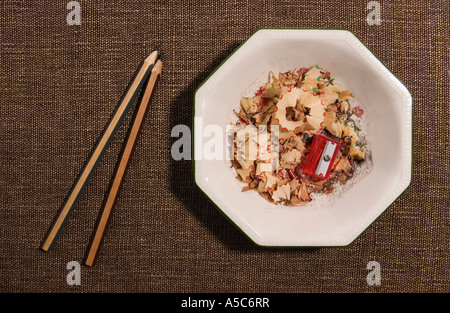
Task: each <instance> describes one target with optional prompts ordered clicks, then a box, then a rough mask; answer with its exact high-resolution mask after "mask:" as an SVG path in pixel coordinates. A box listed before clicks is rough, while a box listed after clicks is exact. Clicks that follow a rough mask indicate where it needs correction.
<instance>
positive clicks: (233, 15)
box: [0, 0, 450, 293]
mask: <svg viewBox="0 0 450 313" xmlns="http://www.w3.org/2000/svg"><path fill="white" fill-rule="evenodd" d="M68 2H69V1H68V0H66V1H50V0H48V1H44V0H39V1H18V0H17V1H1V4H0V53H1V54H0V55H1V63H0V79H1V81H0V88H1V89H0V97H1V98H0V103H1V106H0V108H1V115H0V147H1V150H0V162H1V167H0V291H1V292H283V293H291V292H449V291H450V288H449V285H450V271H449V268H450V262H449V226H450V225H449V224H450V223H449V208H450V203H449V192H450V188H449V178H448V177H449V176H448V175H449V166H450V151H449V143H448V142H449V140H450V137H449V122H448V121H449V118H448V116H449V115H448V110H449V100H450V98H449V91H448V90H449V89H448V86H449V83H448V80H449V74H450V73H449V56H448V53H449V50H448V46H449V33H448V24H449V13H450V12H449V2H448V1H426V2H425V1H424V2H418V1H391V2H388V1H384V0H383V1H379V2H380V4H381V25H379V26H377V25H374V26H369V25H368V24H367V22H366V17H367V14H368V12H369V10H367V8H366V6H367V3H368V1H356V0H353V1H343V0H342V1H309V0H307V1H275V0H265V1H253V0H248V1H198V0H197V1H173V0H164V1H141V0H133V1H104V0H102V1H84V0H80V1H79V3H80V5H81V25H79V26H69V25H68V24H67V22H66V15H67V14H68V13H69V12H70V10H67V9H66V6H67V3H68ZM181 3H183V4H181ZM267 27H274V28H337V29H348V30H351V31H352V32H354V33H355V34H356V35H357V36H358V37H359V38H360V39H361V40H362V41H363V42H364V43H365V44H366V45H367V46H368V47H369V48H370V49H371V50H372V51H373V52H374V53H375V54H376V55H377V56H378V57H379V58H380V60H382V61H383V62H384V63H385V64H386V66H387V67H389V68H390V69H391V70H392V72H393V73H394V74H395V75H396V76H397V77H398V78H399V79H400V80H401V81H402V82H404V84H405V85H406V86H407V88H408V89H409V90H410V92H411V93H412V95H413V99H414V151H413V180H412V183H411V186H410V187H409V189H407V191H406V192H405V193H403V194H402V195H401V196H400V198H398V199H397V201H396V202H395V203H394V204H392V205H391V206H390V207H389V209H388V210H387V211H386V212H385V213H384V214H383V215H382V216H381V217H380V218H379V219H378V220H377V221H376V222H375V223H374V224H372V226H371V227H370V228H369V229H368V230H367V231H366V232H365V233H364V234H363V235H362V236H360V237H359V238H358V239H357V240H356V241H355V242H354V243H353V244H351V245H350V246H348V247H344V248H322V249H274V248H262V247H257V246H255V245H254V244H253V243H251V242H250V241H249V240H248V239H247V237H246V236H245V235H243V234H242V233H241V231H239V230H238V229H237V228H235V226H234V225H232V224H231V223H230V222H229V221H228V220H227V219H226V218H225V217H224V216H223V215H222V214H221V213H220V212H219V210H218V209H217V208H216V207H215V205H214V204H212V203H211V202H210V201H209V200H208V199H207V198H206V197H205V196H204V195H203V194H202V192H201V191H199V190H198V188H197V187H196V186H195V185H194V183H193V166H192V163H191V161H178V162H177V161H173V160H172V158H171V155H170V148H171V145H172V143H173V142H174V141H175V139H174V138H171V137H170V132H171V129H172V127H173V126H175V125H177V124H186V125H188V126H189V127H192V117H193V116H192V114H193V95H194V92H195V89H196V87H197V86H198V85H199V84H200V83H201V82H202V81H203V80H204V79H205V78H206V77H207V76H208V75H209V74H210V73H211V72H212V71H213V70H214V69H215V68H216V67H217V66H218V65H219V64H220V63H221V62H222V61H223V60H224V59H225V58H226V57H227V56H228V55H229V54H230V53H231V52H232V51H234V49H236V48H237V47H238V46H239V44H241V43H242V42H243V41H244V40H245V39H246V38H247V37H248V36H250V35H251V34H252V33H253V32H254V31H256V30H257V29H259V28H267ZM156 45H161V47H162V51H163V52H164V54H165V63H164V69H163V76H162V79H161V81H160V83H159V86H158V89H157V92H156V94H155V96H154V98H153V102H152V109H151V111H150V114H149V116H148V118H147V120H146V122H145V125H144V128H143V130H142V136H141V137H140V140H139V142H138V146H137V149H136V152H135V154H134V157H133V160H132V163H131V166H130V169H129V171H128V175H127V177H126V180H125V184H124V188H123V190H122V193H121V196H120V199H119V201H118V203H117V206H116V209H115V212H114V215H113V218H112V221H111V224H110V228H109V232H108V235H107V237H106V240H105V243H104V246H103V248H102V251H101V256H100V258H99V260H98V263H97V264H96V265H95V266H94V267H93V268H87V267H82V281H81V285H80V286H69V285H68V284H67V282H66V275H67V274H68V272H69V271H68V270H67V269H66V265H67V263H68V262H69V261H78V262H82V260H83V258H84V256H85V253H86V249H87V247H88V243H89V240H90V238H91V234H92V231H93V228H94V225H95V223H96V220H97V218H98V216H99V212H100V208H101V204H102V202H103V199H104V197H105V192H106V190H107V187H108V184H109V181H110V179H111V175H112V172H113V169H114V167H115V165H116V162H117V159H118V154H119V152H120V150H121V148H122V144H123V141H124V138H125V136H126V133H127V129H128V126H129V123H130V120H131V114H128V116H127V118H126V119H125V121H124V124H123V125H122V127H121V128H120V130H119V131H118V133H117V135H116V137H115V139H114V141H113V142H112V144H111V146H110V148H109V149H108V150H107V152H106V154H105V156H104V158H103V161H102V162H101V163H100V165H99V167H98V169H97V171H96V172H95V174H94V176H93V178H92V181H91V182H90V183H89V185H88V187H87V189H86V191H85V193H84V194H83V196H82V197H81V199H80V201H79V203H78V205H77V207H76V208H75V210H74V213H73V216H72V217H71V218H70V220H69V223H68V224H67V226H66V228H65V229H64V232H63V233H62V235H61V237H60V239H59V241H58V242H57V244H56V247H55V249H54V251H52V252H51V253H46V252H43V251H41V250H40V249H39V247H40V244H41V242H42V240H43V237H44V235H45V234H46V232H47V230H48V229H49V226H50V224H51V222H52V221H53V219H54V217H55V215H56V214H57V212H58V210H59V208H60V206H61V204H62V202H63V200H64V198H65V197H66V195H67V193H68V191H69V189H70V187H71V186H72V184H73V182H74V180H75V179H76V177H77V175H78V173H79V171H80V169H81V167H82V165H83V164H84V162H85V160H86V158H87V157H88V155H89V153H90V151H91V149H92V147H93V145H94V144H95V142H96V140H97V138H98V136H99V134H100V133H101V131H102V130H103V128H104V127H105V125H106V123H107V121H108V120H109V118H110V116H111V113H112V111H113V109H114V108H115V106H116V104H117V103H118V101H119V99H120V97H121V96H122V94H123V92H124V90H125V88H126V86H127V84H128V83H129V81H130V79H131V77H132V76H133V74H134V72H135V70H136V68H137V66H138V65H139V64H140V62H141V61H142V60H143V59H144V58H145V57H146V56H147V55H148V54H149V52H150V51H151V50H152V49H153V47H154V46H156ZM132 109H134V106H133V107H132ZM130 113H131V111H130ZM373 192H377V191H376V190H373ZM369 261H378V262H379V263H380V265H381V279H382V281H381V282H382V283H381V286H369V285H368V284H367V282H366V277H367V274H368V272H369V271H368V270H367V269H366V265H367V263H368V262H369Z"/></svg>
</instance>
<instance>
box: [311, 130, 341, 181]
mask: <svg viewBox="0 0 450 313" xmlns="http://www.w3.org/2000/svg"><path fill="white" fill-rule="evenodd" d="M340 147H341V143H340V142H339V141H337V140H334V139H331V138H328V137H326V136H323V135H315V136H314V138H313V140H312V143H311V148H310V149H309V153H308V155H307V156H306V161H305V164H304V165H303V167H302V171H303V173H304V174H307V175H311V176H313V177H317V178H320V179H328V177H329V176H330V172H331V168H332V166H333V163H334V159H335V158H336V154H337V153H338V152H339V149H340Z"/></svg>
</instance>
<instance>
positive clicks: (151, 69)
mask: <svg viewBox="0 0 450 313" xmlns="http://www.w3.org/2000/svg"><path fill="white" fill-rule="evenodd" d="M162 64H163V62H162V55H161V54H160V52H159V47H158V48H155V50H154V51H153V52H152V53H151V54H150V55H149V56H148V57H147V58H146V59H145V60H144V61H143V62H142V64H141V65H140V67H139V68H138V70H137V72H136V74H135V76H134V77H133V79H132V81H131V83H130V85H129V86H128V88H127V90H126V91H125V94H124V96H123V97H122V99H121V100H120V101H119V103H118V105H117V107H116V109H115V111H114V113H113V115H112V117H111V119H110V120H109V122H108V124H107V125H106V127H105V130H104V131H103V133H102V135H101V136H100V139H99V140H98V142H97V144H96V146H95V147H94V149H93V150H92V152H91V155H90V156H89V158H88V160H87V161H86V163H85V165H84V167H83V169H82V170H81V173H80V174H79V176H78V178H77V180H76V181H75V183H74V185H73V187H72V189H71V190H70V192H69V194H68V196H67V198H66V200H65V201H64V203H63V205H62V207H61V209H60V211H59V213H58V215H57V217H56V220H55V221H54V223H53V224H52V226H51V228H50V230H49V232H48V233H47V235H46V237H45V238H44V242H43V244H42V246H41V248H42V250H44V251H51V250H52V249H53V247H54V245H55V242H56V240H57V239H58V237H59V236H60V234H61V232H62V230H63V228H64V226H65V225H66V223H67V220H68V219H69V217H70V215H71V214H72V211H73V209H74V207H75V206H76V203H77V201H78V199H79V198H80V195H81V194H82V193H83V191H84V189H85V187H86V185H87V183H88V182H89V180H90V178H91V176H92V173H93V172H94V171H95V169H96V167H97V165H98V164H99V162H100V160H101V158H102V156H103V154H104V152H105V150H106V149H107V147H108V146H109V144H110V142H111V140H112V138H113V137H114V135H115V133H116V131H117V129H118V128H119V126H120V125H121V124H122V121H123V119H124V117H125V115H126V113H127V112H128V110H129V108H130V106H131V104H132V103H133V101H134V99H135V98H136V96H137V95H138V94H139V92H140V90H141V89H144V85H145V83H146V82H147V84H146V87H145V90H144V93H143V96H142V98H141V101H140V103H139V104H138V106H137V108H136V111H137V112H136V115H135V117H134V120H133V122H132V123H133V125H132V127H131V130H130V132H129V134H128V137H127V141H126V144H125V148H124V149H123V152H122V155H121V158H120V162H119V166H118V167H117V169H116V171H115V173H114V178H113V180H112V184H111V185H110V190H109V192H108V197H107V200H106V202H105V204H104V207H103V210H102V214H101V216H100V220H99V222H98V224H97V226H96V229H95V233H94V237H93V240H92V242H91V244H90V247H89V252H88V254H87V257H86V259H85V261H84V264H86V265H87V266H92V265H93V264H94V262H95V261H96V259H97V257H98V254H99V251H100V247H101V245H102V242H103V238H104V237H105V234H106V229H107V226H108V222H109V220H110V217H111V213H112V210H113V209H114V207H115V204H116V201H117V199H118V196H119V192H120V189H121V187H122V184H123V180H124V178H125V175H126V172H127V169H128V165H129V164H130V160H131V158H132V155H133V152H134V150H135V146H136V142H137V139H138V136H139V134H140V131H141V129H142V125H143V121H144V118H145V116H146V114H147V111H148V108H149V104H150V100H151V96H152V94H153V90H154V87H155V85H156V84H157V81H158V79H159V77H160V76H161V70H162Z"/></svg>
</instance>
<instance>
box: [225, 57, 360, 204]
mask: <svg viewBox="0 0 450 313" xmlns="http://www.w3.org/2000/svg"><path fill="white" fill-rule="evenodd" d="M333 81H334V80H333V79H332V78H331V76H330V73H329V72H328V71H325V70H324V69H322V68H320V67H319V66H318V65H315V66H312V67H310V68H301V69H300V70H293V71H288V72H284V73H279V74H278V75H275V74H274V73H272V72H271V79H270V80H269V81H268V82H267V83H265V84H263V85H262V86H261V87H260V88H259V89H258V90H257V91H256V92H255V95H254V96H253V97H244V98H242V99H241V101H240V111H239V112H236V111H235V112H234V113H235V114H236V116H237V117H238V121H237V122H236V123H235V124H233V126H234V127H233V129H234V130H235V131H236V135H235V138H234V147H235V150H234V159H233V160H232V161H231V166H232V167H233V168H235V170H236V172H237V174H238V176H237V178H238V179H239V180H240V181H241V182H244V183H246V186H245V187H244V188H243V189H242V190H243V191H249V190H254V191H257V192H259V193H260V195H261V196H262V197H263V198H265V199H266V200H267V201H269V202H271V203H275V204H284V205H292V206H301V205H305V204H307V203H309V202H310V201H313V200H312V199H313V197H311V195H312V194H313V193H314V194H320V193H331V192H333V188H334V185H335V184H345V183H346V182H347V181H348V180H349V179H351V178H352V176H353V173H354V172H355V171H356V170H357V167H358V165H360V164H361V163H362V162H364V160H365V158H366V156H367V152H368V151H366V149H365V146H366V145H365V143H364V140H363V138H360V136H359V132H360V131H361V130H360V129H359V126H358V125H357V124H356V122H355V120H354V118H355V115H354V113H355V110H354V109H352V106H351V103H350V101H351V100H352V99H353V95H352V93H351V92H350V90H343V89H342V88H341V87H340V86H338V85H337V84H334V83H333ZM357 108H358V111H357V113H358V115H357V116H356V118H359V117H360V116H361V115H362V114H363V113H364V111H363V110H362V109H360V108H359V107H357ZM249 126H253V127H255V129H258V127H259V126H266V127H267V130H268V132H267V133H265V134H264V135H263V134H261V133H260V132H259V130H258V131H257V132H256V133H249V134H246V135H245V136H244V137H243V136H238V135H237V133H238V132H239V130H242V129H244V128H245V127H249ZM274 126H279V133H278V141H277V143H276V141H275V142H274V141H273V139H274V138H272V137H271V136H272V135H271V134H270V129H271V128H273V127H274ZM316 134H321V135H325V136H328V137H330V138H331V139H334V140H338V141H340V143H341V149H340V151H339V152H338V155H337V157H336V160H335V162H334V164H333V167H332V169H331V174H330V176H329V179H328V180H318V179H317V178H313V177H310V176H308V175H306V174H304V173H303V172H302V170H301V168H302V165H303V163H304V162H305V159H306V156H307V154H308V152H309V148H310V146H311V142H312V139H313V137H314V136H315V135H316ZM252 149H253V150H254V151H257V153H256V157H255V158H252V154H251V153H250V152H249V150H252ZM274 162H278V167H276V166H274Z"/></svg>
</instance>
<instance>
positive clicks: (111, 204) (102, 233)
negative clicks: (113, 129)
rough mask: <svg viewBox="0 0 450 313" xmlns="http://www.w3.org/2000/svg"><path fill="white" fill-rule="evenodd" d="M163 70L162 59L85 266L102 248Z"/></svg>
mask: <svg viewBox="0 0 450 313" xmlns="http://www.w3.org/2000/svg"><path fill="white" fill-rule="evenodd" d="M161 70H162V61H161V59H159V60H158V61H157V62H156V64H155V66H154V67H153V69H152V72H151V75H150V78H149V80H148V83H147V87H146V88H145V92H144V95H143V97H142V100H141V103H140V105H139V107H138V109H137V113H136V116H135V118H134V121H133V125H132V127H131V131H130V133H129V135H128V138H127V142H126V144H125V148H124V150H123V152H122V156H121V159H120V162H119V166H118V167H117V170H116V173H115V175H114V179H113V182H112V185H111V188H110V190H109V194H108V197H107V200H106V202H105V205H104V207H103V210H102V214H101V217H100V220H99V222H98V224H97V227H96V230H95V235H94V238H93V240H92V242H91V245H90V248H89V252H88V254H87V257H86V259H85V261H84V264H85V265H87V266H92V265H93V264H94V263H95V261H96V259H97V257H98V254H99V251H100V247H101V245H102V243H103V239H104V238H105V235H106V230H107V227H108V224H109V221H110V218H111V214H112V211H113V209H114V207H115V205H116V202H117V199H118V197H119V193H120V190H121V188H122V185H123V181H124V178H125V176H126V172H127V169H128V166H129V164H130V161H131V158H132V156H133V152H134V150H135V147H136V142H137V140H138V137H139V134H140V132H141V129H142V125H143V122H144V119H145V116H146V114H147V112H148V109H149V104H150V100H151V96H152V94H153V90H154V87H155V85H156V83H157V80H158V78H159V77H160V75H161Z"/></svg>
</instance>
